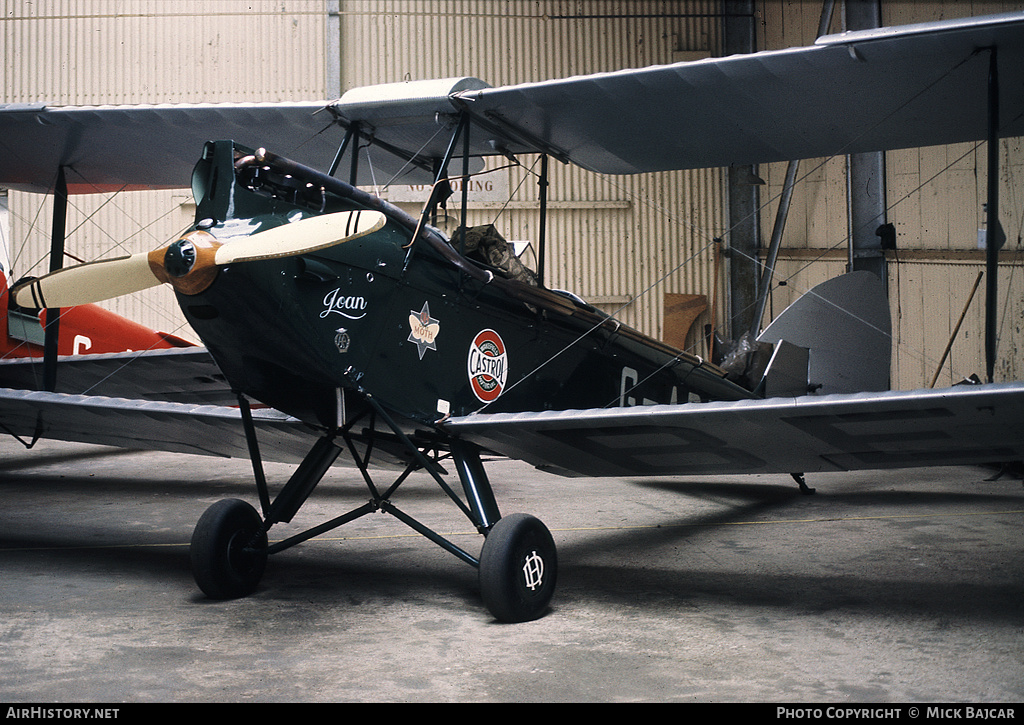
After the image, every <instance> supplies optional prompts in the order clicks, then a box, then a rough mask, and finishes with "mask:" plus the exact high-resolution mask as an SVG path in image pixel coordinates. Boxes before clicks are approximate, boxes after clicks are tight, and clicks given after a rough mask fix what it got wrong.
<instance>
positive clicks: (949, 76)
mask: <svg viewBox="0 0 1024 725" xmlns="http://www.w3.org/2000/svg"><path fill="white" fill-rule="evenodd" d="M990 48H996V49H997V53H998V59H999V79H1000V93H1001V108H1002V113H1001V118H1000V124H999V126H1000V128H999V133H1000V134H1001V135H1003V136H1019V135H1024V114H1022V113H1021V109H1022V108H1024V13H1013V14H1006V15H1000V16H986V17H978V18H966V19H958V20H953V21H941V22H937V23H928V24H922V25H916V26H904V27H901V28H886V29H881V30H874V31H860V32H853V33H844V34H841V35H833V36H827V37H824V38H822V39H820V40H819V41H818V42H817V43H816V44H815V45H813V46H810V47H806V48H794V49H787V50H780V51H767V52H762V53H754V54H750V55H738V56H730V57H727V58H710V59H707V60H702V61H697V62H693V63H678V64H674V65H667V66H655V67H651V68H643V69H638V70H623V71H617V72H613V73H600V74H594V75H588V76H578V77H573V78H566V79H561V80H550V81H541V82H535V83H525V84H521V85H515V86H505V87H499V88H490V87H488V86H487V84H486V83H484V82H483V81H479V80H477V79H474V78H456V79H442V80H433V81H413V82H410V83H397V84H387V85H382V86H370V87H366V88H360V89H353V90H352V91H349V92H348V93H346V94H345V96H343V97H342V98H341V99H340V100H338V101H336V102H334V103H330V104H328V103H326V102H309V103H271V104H231V103H224V104H194V105H154V106H108V107H67V108H48V107H44V106H40V105H20V106H11V105H7V106H0V186H6V187H9V188H16V189H27V190H33V191H47V190H48V189H49V188H50V187H51V186H52V185H53V180H54V179H55V177H56V174H57V168H58V167H59V166H65V167H67V179H68V184H69V190H70V191H71V192H72V193H87V192H95V191H111V190H117V189H121V188H125V189H138V188H168V187H175V188H185V187H188V186H189V184H190V176H191V170H192V167H193V165H194V163H195V160H196V158H197V157H198V155H199V153H200V151H201V149H202V147H203V144H204V143H205V142H206V141H209V140H217V139H232V140H234V141H236V142H237V143H239V144H241V145H244V146H249V147H252V148H257V147H260V146H262V147H265V148H268V149H270V150H272V151H274V152H275V153H278V154H280V155H283V156H286V157H289V158H292V159H294V160H296V161H299V162H301V163H304V164H307V165H309V166H313V167H315V168H319V169H327V168H328V166H329V164H330V163H331V161H332V160H333V157H334V154H335V153H336V151H337V150H338V148H339V146H340V143H341V140H342V139H343V138H344V134H345V129H346V128H350V127H352V126H353V125H357V126H358V127H359V129H360V133H361V134H362V138H363V140H364V141H366V140H369V139H372V140H373V142H374V144H375V145H376V148H375V150H374V151H373V154H374V155H373V164H372V168H373V170H374V174H375V175H374V176H373V178H372V179H371V178H370V176H368V175H367V174H368V169H369V168H370V165H369V164H366V163H361V165H360V169H361V172H362V176H361V182H360V183H370V182H371V181H372V182H373V183H386V182H387V181H389V180H391V179H392V178H393V177H394V176H395V175H396V174H401V181H400V183H424V181H427V180H429V179H430V176H429V174H427V173H426V172H425V171H422V170H421V169H420V168H418V167H417V166H416V165H414V164H410V162H409V159H410V157H413V156H416V157H417V160H418V161H419V162H420V164H421V166H423V167H429V166H430V163H431V161H433V160H436V159H438V158H440V157H441V156H442V155H443V153H444V150H445V149H446V148H447V146H448V143H449V141H450V138H451V134H452V133H453V132H454V129H455V127H456V125H457V117H458V114H459V113H460V112H462V111H464V110H465V111H468V112H469V113H470V114H471V116H472V118H473V120H474V122H475V126H474V128H473V130H472V133H471V134H470V142H471V143H470V155H471V156H477V157H478V156H495V155H499V154H503V153H505V152H506V151H509V152H513V153H520V152H547V153H552V154H554V155H555V156H556V157H558V158H561V159H562V160H565V161H571V162H572V163H575V164H578V165H580V166H582V167H584V168H587V169H590V170H593V171H597V172H601V173H617V174H618V173H621V174H630V173H638V172H648V171H662V170H666V169H675V168H699V167H715V166H727V165H730V164H756V163H765V162H770V161H784V160H790V159H798V158H810V157H819V156H831V155H833V154H845V153H854V152H858V151H872V150H883V149H893V148H907V147H915V146H928V145H932V144H941V143H954V142H960V141H968V140H980V139H984V138H985V137H986V128H987V115H986V114H987V111H986V107H987V104H986V99H987V96H986V93H987V91H986V79H987V77H988V66H989V57H990V53H989V50H988V49H990ZM325 109H327V110H326V111H325ZM321 111H322V112H321ZM456 173H457V171H456Z"/></svg>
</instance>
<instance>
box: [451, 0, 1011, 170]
mask: <svg viewBox="0 0 1024 725" xmlns="http://www.w3.org/2000/svg"><path fill="white" fill-rule="evenodd" d="M990 48H996V49H998V50H997V52H998V69H999V89H1000V96H1001V98H1000V104H1001V114H1000V120H999V133H1000V134H1001V135H1002V136H1019V135H1021V134H1024V113H1022V111H1024V13H1014V14H1008V15H999V16H988V17H978V18H966V19H963V20H955V21H944V22H937V23H928V24H921V25H910V26H903V27H900V28H887V29H880V30H870V31H860V32H849V33H843V34H841V35H832V36H827V37H823V38H821V39H820V40H819V41H818V42H817V43H815V45H813V46H810V47H807V48H796V49H790V50H781V51H772V52H762V53H754V54H750V55H737V56H731V57H727V58H715V59H708V60H702V61H696V62H693V63H678V64H675V65H668V66H658V67H653V68H646V69H642V70H627V71H620V72H616V73H606V74H598V75H590V76H582V77H577V78H568V79H565V80H556V81H547V82H543V83H529V84H525V85H519V86H510V87H505V88H495V89H490V90H487V89H485V90H480V91H475V92H470V93H463V94H461V95H460V98H461V99H463V100H464V101H465V102H466V107H467V108H468V109H469V110H470V112H471V113H472V114H473V115H474V117H476V118H481V119H484V120H486V121H488V122H490V123H491V124H492V125H494V126H496V127H499V128H507V129H509V130H510V133H512V132H513V131H514V129H522V130H523V131H525V132H527V133H528V135H529V137H532V138H533V139H538V140H539V141H540V142H542V143H543V144H545V145H546V146H547V147H549V149H548V150H550V151H551V152H552V153H554V154H556V155H559V156H562V157H564V158H566V159H568V160H571V161H572V162H573V163H575V164H578V165H580V166H583V167H585V168H588V169H591V170H593V171H598V172H602V173H635V172H642V171H662V170H666V169H679V168H699V167H713V166H728V165H730V164H756V163H765V162H771V161H786V160H791V159H801V158H810V157H819V156H832V155H835V154H846V153H855V152H861V151H877V150H884V149H895V148H909V147H918V146H929V145H933V144H947V143H955V142H961V141H969V140H976V139H984V138H986V132H987V103H986V98H987V96H986V93H987V91H986V88H987V78H988V72H989V56H990V54H989V52H987V51H986V50H983V49H990ZM524 135H525V134H524Z"/></svg>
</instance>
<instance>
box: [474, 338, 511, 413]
mask: <svg viewBox="0 0 1024 725" xmlns="http://www.w3.org/2000/svg"><path fill="white" fill-rule="evenodd" d="M466 366H467V371H468V372H469V386H470V387H471V388H472V389H473V395H475V396H476V397H477V399H478V400H480V401H481V402H482V403H490V402H492V401H494V400H497V399H498V396H499V395H501V391H502V390H503V389H504V388H505V380H506V379H507V377H508V355H506V354H505V343H504V342H503V341H502V339H501V335H499V334H498V333H497V332H495V331H494V330H483V331H482V332H479V333H477V336H476V337H475V338H473V344H472V345H470V346H469V359H468V360H467V362H466Z"/></svg>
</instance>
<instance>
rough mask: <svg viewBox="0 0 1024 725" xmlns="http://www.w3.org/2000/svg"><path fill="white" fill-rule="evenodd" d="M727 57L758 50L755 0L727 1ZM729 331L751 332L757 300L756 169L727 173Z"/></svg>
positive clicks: (734, 168)
mask: <svg viewBox="0 0 1024 725" xmlns="http://www.w3.org/2000/svg"><path fill="white" fill-rule="evenodd" d="M722 8H723V15H724V19H723V21H722V22H723V37H724V41H723V45H724V47H723V49H722V50H723V53H724V55H736V54H738V53H753V52H754V51H755V50H757V44H756V38H757V34H756V30H755V26H754V23H755V14H754V0H723V2H722ZM727 175H728V178H727V182H726V183H727V185H728V188H727V195H728V215H729V216H728V222H727V223H728V234H727V237H726V239H727V241H728V244H729V246H728V251H727V254H728V258H729V310H730V311H729V319H728V325H729V330H728V331H727V335H726V336H727V337H730V338H736V337H739V336H740V334H742V333H743V332H745V331H746V330H748V329H750V326H751V320H752V318H753V314H754V306H755V303H756V300H757V277H758V275H757V250H758V248H759V247H760V215H759V212H758V208H759V207H760V204H761V200H760V193H759V190H758V187H757V185H756V184H753V183H751V180H752V179H755V178H757V177H756V171H755V169H754V168H753V167H752V166H749V165H744V166H731V167H729V169H728V172H727Z"/></svg>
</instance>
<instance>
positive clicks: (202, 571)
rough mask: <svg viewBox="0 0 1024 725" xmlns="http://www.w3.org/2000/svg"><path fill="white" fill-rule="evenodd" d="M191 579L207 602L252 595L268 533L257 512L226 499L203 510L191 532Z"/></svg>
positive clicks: (263, 560)
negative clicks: (193, 578)
mask: <svg viewBox="0 0 1024 725" xmlns="http://www.w3.org/2000/svg"><path fill="white" fill-rule="evenodd" d="M189 556H190V558H191V560H192V576H193V577H195V580H196V584H198V585H199V588H200V589H202V590H203V593H204V594H206V596H208V597H210V599H236V598H238V597H244V596H247V595H249V594H251V593H252V592H253V591H254V590H255V589H256V587H257V586H258V585H259V583H260V579H261V578H262V577H263V570H264V569H265V568H266V564H267V533H266V531H263V522H262V520H261V519H260V515H259V513H257V511H256V509H254V508H253V507H252V506H250V505H249V504H248V503H246V502H245V501H241V500H239V499H225V500H223V501H218V502H217V503H215V504H213V505H212V506H210V508H208V509H206V511H205V512H204V513H203V515H202V516H201V517H200V518H199V521H198V523H196V528H195V530H194V531H193V532H192V544H191V546H190V547H189Z"/></svg>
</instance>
